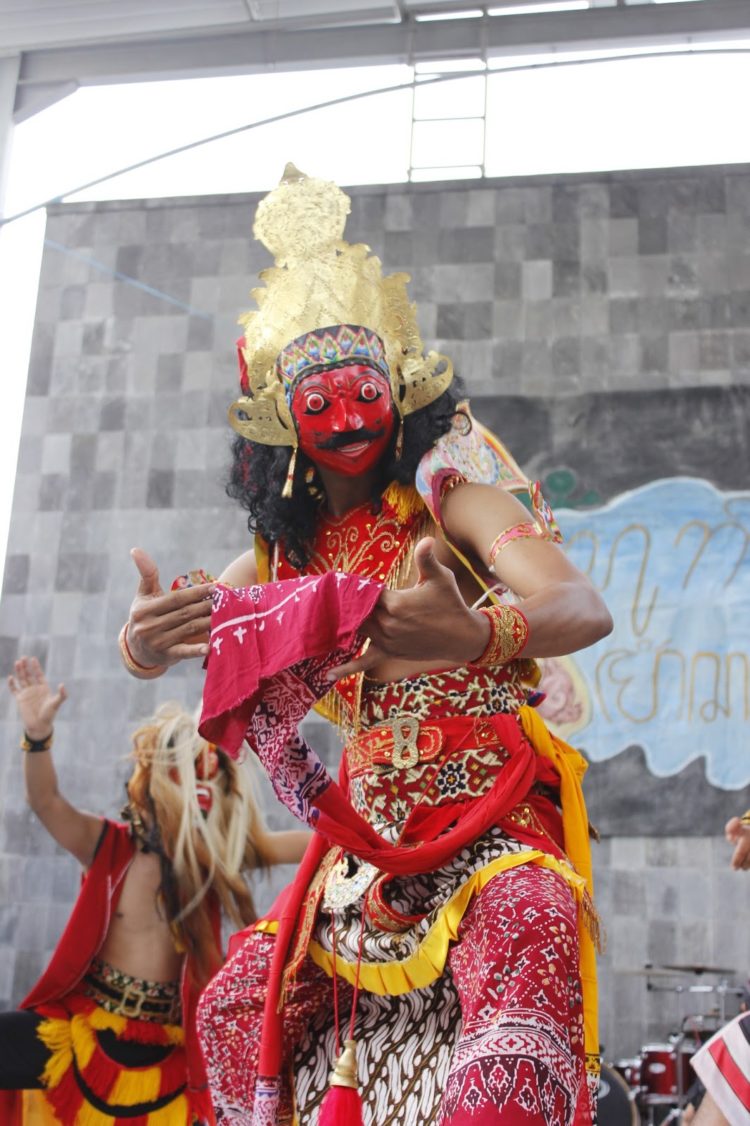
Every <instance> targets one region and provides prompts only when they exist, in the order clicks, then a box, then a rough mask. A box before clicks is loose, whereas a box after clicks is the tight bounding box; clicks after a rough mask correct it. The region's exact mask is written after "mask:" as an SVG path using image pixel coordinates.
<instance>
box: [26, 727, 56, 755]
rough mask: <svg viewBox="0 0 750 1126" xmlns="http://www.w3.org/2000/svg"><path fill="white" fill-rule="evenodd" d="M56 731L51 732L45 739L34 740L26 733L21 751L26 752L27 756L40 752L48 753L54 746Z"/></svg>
mask: <svg viewBox="0 0 750 1126" xmlns="http://www.w3.org/2000/svg"><path fill="white" fill-rule="evenodd" d="M53 735H54V731H50V733H49V735H45V737H44V738H43V739H32V738H31V736H30V735H29V734H28V733H27V732H26V731H24V733H23V739H22V740H21V750H22V751H26V753H27V754H30V755H36V754H38V753H39V752H40V751H48V750H49V749H50V747H51V746H52V736H53Z"/></svg>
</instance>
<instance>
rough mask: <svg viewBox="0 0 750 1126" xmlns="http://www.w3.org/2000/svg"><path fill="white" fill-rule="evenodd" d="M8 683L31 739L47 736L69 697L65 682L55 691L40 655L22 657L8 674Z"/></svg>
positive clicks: (40, 738)
mask: <svg viewBox="0 0 750 1126" xmlns="http://www.w3.org/2000/svg"><path fill="white" fill-rule="evenodd" d="M8 687H9V688H10V690H11V692H12V693H13V696H14V698H15V701H16V707H17V708H18V715H19V718H20V720H21V723H22V724H23V728H24V731H25V732H26V734H27V735H28V737H29V738H30V739H35V740H42V739H46V738H47V736H48V735H49V734H50V733H51V731H52V725H53V723H54V720H55V716H56V715H57V711H58V708H59V707H60V705H61V704H62V703H63V701H64V700H66V699H67V698H68V694H67V692H66V691H65V685H64V684H59V685H58V686H57V692H53V691H52V689H51V688H50V686H49V684H48V683H47V678H46V677H45V675H44V672H43V671H42V666H41V665H40V664H39V661H38V660H37V659H36V657H19V659H18V660H17V661H16V662H15V664H14V666H13V675H12V676H9V677H8Z"/></svg>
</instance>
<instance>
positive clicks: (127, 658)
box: [117, 622, 167, 680]
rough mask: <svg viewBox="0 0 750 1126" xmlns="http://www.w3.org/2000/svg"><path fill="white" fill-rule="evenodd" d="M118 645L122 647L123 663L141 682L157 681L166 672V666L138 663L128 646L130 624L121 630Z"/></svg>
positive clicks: (126, 624)
mask: <svg viewBox="0 0 750 1126" xmlns="http://www.w3.org/2000/svg"><path fill="white" fill-rule="evenodd" d="M117 644H118V645H119V646H120V656H121V657H122V663H123V664H124V665H125V668H126V669H127V670H128V672H129V673H130V675H131V676H137V677H138V679H139V680H155V679H156V677H157V676H161V675H162V673H163V672H165V671H166V668H167V666H166V665H141V664H139V663H138V661H136V659H135V657H134V656H133V654H132V653H131V652H130V646H129V645H128V623H127V622H126V623H125V625H124V626H123V627H122V629H121V630H120V636H119V637H118V638H117Z"/></svg>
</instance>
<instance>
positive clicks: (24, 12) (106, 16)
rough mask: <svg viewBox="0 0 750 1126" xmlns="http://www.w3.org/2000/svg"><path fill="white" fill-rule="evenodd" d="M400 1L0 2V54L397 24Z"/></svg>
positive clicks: (83, 0) (10, 0) (0, 0)
mask: <svg viewBox="0 0 750 1126" xmlns="http://www.w3.org/2000/svg"><path fill="white" fill-rule="evenodd" d="M460 3H463V0H459V4H460ZM400 19H401V13H400V10H399V5H398V2H397V0H211V2H210V3H207V2H206V0H0V53H2V54H9V53H11V52H16V51H29V50H43V49H45V48H52V47H66V46H72V45H74V44H75V45H77V44H81V45H85V44H94V43H103V42H112V41H116V40H121V39H142V38H147V37H149V36H152V35H157V34H171V35H177V36H179V35H185V34H191V33H192V34H194V33H195V32H196V31H199V30H200V29H210V30H211V31H217V30H222V31H229V30H231V29H232V28H237V29H238V30H243V31H247V30H248V29H252V27H253V26H257V27H258V29H259V30H260V29H261V28H263V29H266V28H268V27H269V26H272V25H273V26H278V27H281V28H283V27H285V26H295V27H299V26H309V27H320V26H321V25H326V24H327V25H330V26H346V25H351V24H352V23H362V22H368V23H394V22H398V21H399V20H400Z"/></svg>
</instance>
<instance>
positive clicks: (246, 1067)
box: [198, 865, 591, 1126]
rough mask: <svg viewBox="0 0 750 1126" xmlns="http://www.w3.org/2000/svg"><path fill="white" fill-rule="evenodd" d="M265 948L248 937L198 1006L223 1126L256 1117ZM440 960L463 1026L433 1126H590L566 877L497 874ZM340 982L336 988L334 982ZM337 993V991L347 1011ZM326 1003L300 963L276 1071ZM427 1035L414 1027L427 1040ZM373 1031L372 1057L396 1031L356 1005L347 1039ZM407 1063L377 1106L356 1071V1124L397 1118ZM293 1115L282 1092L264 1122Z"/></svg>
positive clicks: (406, 1086)
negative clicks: (398, 1083) (360, 1101)
mask: <svg viewBox="0 0 750 1126" xmlns="http://www.w3.org/2000/svg"><path fill="white" fill-rule="evenodd" d="M273 947H274V938H273V936H271V935H268V934H263V933H261V932H259V931H256V932H251V933H249V934H248V936H247V938H246V940H245V941H244V942H243V943H242V944H241V945H240V946H239V947H238V948H237V950H236V952H235V954H234V955H233V957H232V958H231V959H230V960H229V961H228V962H227V964H226V966H225V967H224V969H223V970H222V971H221V972H220V973H219V974H218V975H217V976H216V977H215V978H214V979H213V981H212V982H211V984H210V985H209V986H208V988H207V989H206V991H205V992H204V994H203V997H202V999H201V1003H200V1008H199V1012H198V1028H199V1034H200V1037H201V1041H202V1043H203V1047H204V1052H205V1056H206V1061H207V1066H208V1073H209V1082H210V1085H211V1090H212V1094H213V1098H214V1103H215V1105H216V1107H217V1108H218V1109H220V1110H221V1113H222V1116H223V1117H222V1119H221V1120H222V1122H224V1123H227V1126H228V1124H230V1123H231V1124H232V1126H247V1124H248V1123H250V1122H255V1121H257V1118H254V1117H253V1115H252V1110H251V1108H252V1106H253V1091H254V1089H255V1080H256V1075H257V1068H258V1056H259V1050H260V1036H261V1026H262V1015H263V1007H264V1004H265V1000H266V996H267V980H268V973H269V969H270V966H271V962H272V955H273ZM448 965H449V969H450V973H451V975H452V979H453V983H454V986H455V988H456V990H457V992H458V996H459V999H460V1003H461V1011H462V1016H463V1020H462V1024H461V1026H460V1030H458V1031H457V1039H456V1041H455V1044H454V1046H453V1050H452V1053H451V1054H450V1056H449V1057H448V1059H447V1063H446V1067H445V1071H444V1072H443V1073H442V1074H441V1076H438V1077H437V1081H438V1086H439V1087H440V1088H441V1089H442V1090H444V1096H443V1099H442V1105H440V1107H439V1110H438V1108H435V1109H436V1112H437V1113H439V1116H440V1117H439V1118H438V1119H437V1121H438V1122H439V1123H440V1126H449V1124H450V1126H490V1124H492V1126H496V1124H497V1123H502V1126H553V1124H554V1126H573V1124H575V1126H584V1124H588V1123H590V1121H591V1119H590V1111H589V1107H588V1103H587V1093H586V1081H585V1076H584V1067H583V1017H582V1001H581V989H580V980H579V977H578V936H577V916H576V905H575V902H574V899H573V896H572V894H571V892H570V889H569V887H568V886H567V885H566V883H565V881H564V880H563V879H562V878H561V877H560V876H558V875H557V874H556V873H554V872H549V871H546V870H545V869H542V868H538V867H536V866H533V865H522V866H520V867H518V868H513V869H510V870H509V871H507V872H503V873H501V874H500V875H498V876H495V877H494V878H493V879H492V880H491V881H490V883H489V884H488V885H487V886H486V888H484V890H483V891H482V892H480V894H479V895H478V896H477V897H476V899H475V900H474V902H473V904H472V905H471V907H470V909H469V910H468V911H467V913H466V915H465V916H464V918H463V920H462V922H461V925H460V929H459V934H458V939H457V941H456V943H455V945H454V946H453V947H452V948H451V953H450V956H449V963H448ZM339 988H340V989H342V988H343V990H344V991H346V990H347V987H346V986H345V985H344V986H342V983H339ZM345 998H346V992H345V995H344V999H343V1005H344V1008H346V1005H347V1001H346V999H345ZM340 1003H341V1002H340ZM331 1004H332V983H331V980H330V978H328V977H327V976H326V974H325V973H324V972H323V971H322V970H321V969H319V968H318V967H317V966H316V965H315V964H314V963H313V962H312V961H311V960H310V959H309V958H307V959H306V960H305V961H304V963H303V964H302V966H301V967H300V969H299V970H298V972H297V974H296V976H295V978H294V979H293V980H292V981H291V982H290V985H289V989H288V993H287V996H286V1000H285V1005H284V1023H283V1034H282V1039H283V1051H284V1062H283V1065H282V1072H283V1073H284V1074H288V1070H289V1066H290V1064H291V1060H292V1054H293V1051H294V1048H295V1045H297V1044H299V1043H300V1042H301V1041H303V1040H304V1037H305V1033H306V1032H307V1033H309V1031H310V1029H311V1026H313V1024H314V1021H315V1019H316V1016H319V1015H320V1014H321V1013H325V1012H328V1011H330V1008H331ZM402 1033H403V1030H402ZM402 1033H401V1034H402ZM431 1034H432V1030H431V1029H429V1028H425V1029H424V1030H423V1037H424V1039H425V1040H426V1039H428V1038H429V1036H430V1035H431ZM376 1035H379V1036H380V1038H381V1039H382V1041H383V1042H382V1048H383V1053H382V1055H383V1058H387V1057H388V1054H389V1053H390V1052H393V1051H394V1050H395V1051H397V1050H398V1049H397V1044H398V1040H399V1035H400V1033H399V1032H398V1030H397V1029H396V1028H395V1027H391V1023H390V1022H388V1021H385V1022H383V1021H382V1019H381V1021H380V1022H379V1027H378V1028H377V1029H374V1028H372V1027H370V1026H369V1025H368V1022H367V1015H366V1007H365V1006H360V1007H359V1009H358V1015H357V1024H356V1025H355V1037H356V1038H357V1039H358V1040H360V1042H361V1043H363V1044H366V1043H368V1042H369V1041H372V1039H373V1037H374V1036H376ZM380 1062H381V1063H382V1060H381V1061H380ZM365 1063H366V1061H365ZM409 1068H410V1060H409V1059H403V1060H399V1069H400V1070H401V1071H402V1072H403V1091H404V1094H403V1100H404V1103H403V1104H402V1103H401V1102H395V1103H393V1104H392V1105H388V1106H385V1105H379V1104H378V1102H377V1097H378V1096H377V1088H376V1087H373V1088H372V1089H370V1087H369V1085H368V1079H369V1076H368V1074H367V1072H366V1068H363V1069H362V1074H361V1080H362V1089H363V1094H364V1117H365V1124H366V1126H395V1124H396V1123H403V1122H404V1118H403V1113H404V1104H405V1103H406V1099H407V1098H408V1096H409V1095H410V1094H411V1093H412V1091H413V1089H414V1088H415V1087H416V1088H417V1089H418V1088H419V1083H420V1079H419V1074H418V1073H416V1074H414V1075H411V1073H410V1071H409ZM430 1078H431V1079H432V1078H433V1077H430ZM324 1089H325V1086H324V1085H323V1087H322V1090H324ZM322 1090H321V1094H322ZM291 1107H292V1096H291V1091H290V1090H289V1088H286V1089H285V1090H284V1091H283V1092H282V1097H281V1100H280V1105H278V1107H277V1108H275V1111H274V1117H273V1118H272V1119H270V1121H273V1122H284V1121H287V1120H288V1118H287V1117H286V1116H288V1115H290V1114H291ZM255 1109H256V1114H257V1110H258V1108H257V1105H256V1108H255ZM316 1115H317V1103H316V1104H315V1106H314V1107H312V1108H310V1109H309V1110H306V1111H303V1112H302V1115H301V1118H300V1122H301V1126H312V1124H313V1123H314V1122H315V1120H316ZM431 1120H432V1119H431Z"/></svg>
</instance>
